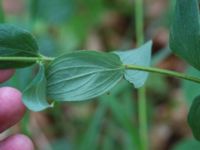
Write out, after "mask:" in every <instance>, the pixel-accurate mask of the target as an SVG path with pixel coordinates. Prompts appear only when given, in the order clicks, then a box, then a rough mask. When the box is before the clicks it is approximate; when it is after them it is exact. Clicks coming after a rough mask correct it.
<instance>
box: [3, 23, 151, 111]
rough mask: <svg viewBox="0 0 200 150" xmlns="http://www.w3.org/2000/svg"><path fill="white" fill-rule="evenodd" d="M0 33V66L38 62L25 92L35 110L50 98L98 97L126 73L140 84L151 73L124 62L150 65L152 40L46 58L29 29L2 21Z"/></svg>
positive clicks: (12, 66) (55, 99)
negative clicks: (127, 46) (122, 47)
mask: <svg viewBox="0 0 200 150" xmlns="http://www.w3.org/2000/svg"><path fill="white" fill-rule="evenodd" d="M0 33H1V34H0V54H1V55H0V62H1V63H0V68H20V67H27V66H30V65H32V64H35V63H38V64H39V71H38V73H37V75H36V76H35V78H34V80H33V81H32V82H31V83H30V85H29V86H28V87H27V88H26V89H25V91H24V92H23V102H24V104H25V105H26V106H27V107H28V108H29V109H31V110H33V111H41V110H43V109H45V108H48V107H52V104H49V103H48V101H47V99H48V100H50V101H83V100H88V99H92V98H95V97H97V96H100V95H102V94H104V93H106V92H108V91H110V90H111V89H112V88H113V87H114V86H115V85H116V84H117V83H118V82H119V81H120V80H121V79H122V78H123V76H125V79H126V80H128V81H130V82H131V83H133V84H134V85H135V87H136V88H139V87H141V86H143V84H144V82H145V81H146V79H147V76H148V73H146V72H142V71H136V70H126V68H125V64H129V65H130V64H135V65H142V66H149V64H150V59H151V46H152V42H148V43H146V44H145V45H143V46H142V47H141V48H139V49H136V50H131V51H124V52H115V53H103V52H96V51H75V52H72V53H68V54H64V55H62V56H60V57H57V58H54V59H53V58H51V59H47V57H44V56H42V55H40V54H39V52H38V49H39V48H38V46H37V42H36V40H35V39H34V38H33V37H32V35H31V34H29V33H28V32H26V31H24V30H22V29H19V28H17V27H14V26H10V25H0ZM47 62H48V63H47Z"/></svg>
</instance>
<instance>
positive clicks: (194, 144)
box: [172, 139, 200, 150]
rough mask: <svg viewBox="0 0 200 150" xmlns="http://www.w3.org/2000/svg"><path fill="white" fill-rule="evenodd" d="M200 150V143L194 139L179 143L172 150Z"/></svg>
mask: <svg viewBox="0 0 200 150" xmlns="http://www.w3.org/2000/svg"><path fill="white" fill-rule="evenodd" d="M190 149H193V150H198V149H200V143H199V142H198V141H196V140H194V139H184V140H182V141H180V142H178V143H177V144H176V145H175V146H174V147H173V148H172V150H190Z"/></svg>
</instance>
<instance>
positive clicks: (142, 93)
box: [135, 0, 148, 150]
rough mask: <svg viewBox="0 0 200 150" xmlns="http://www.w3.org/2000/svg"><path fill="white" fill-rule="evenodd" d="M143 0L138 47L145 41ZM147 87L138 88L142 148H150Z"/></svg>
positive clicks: (138, 6) (138, 2) (140, 0)
mask: <svg viewBox="0 0 200 150" xmlns="http://www.w3.org/2000/svg"><path fill="white" fill-rule="evenodd" d="M143 16H144V14H143V0H135V23H136V24H135V25H136V43H137V47H139V46H140V45H141V44H143V43H144V19H143ZM146 105H147V104H146V87H145V86H143V87H142V88H140V89H139V90H138V115H139V137H140V149H141V150H148V125H147V108H146Z"/></svg>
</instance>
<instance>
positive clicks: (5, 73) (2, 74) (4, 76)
mask: <svg viewBox="0 0 200 150" xmlns="http://www.w3.org/2000/svg"><path fill="white" fill-rule="evenodd" d="M14 73H15V70H14V69H6V70H0V83H2V82H5V81H6V80H8V79H10V77H11V76H12V75H13V74H14Z"/></svg>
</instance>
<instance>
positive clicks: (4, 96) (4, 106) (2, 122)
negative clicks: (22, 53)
mask: <svg viewBox="0 0 200 150" xmlns="http://www.w3.org/2000/svg"><path fill="white" fill-rule="evenodd" d="M13 74H14V70H0V83H2V82H5V81H6V80H8V79H9V78H10V77H11V76H12V75H13ZM25 111H26V108H25V106H24V105H23V103H22V95H21V92H20V91H18V90H17V89H14V88H11V87H2V88H0V133H2V132H3V131H5V130H6V129H8V128H10V127H12V126H13V125H15V124H16V123H17V122H19V121H20V120H21V119H22V117H23V115H24V113H25ZM0 150H34V146H33V143H32V141H31V140H30V139H29V138H28V137H27V136H25V135H22V134H16V135H11V136H9V137H7V138H6V139H4V140H2V141H0Z"/></svg>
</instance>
